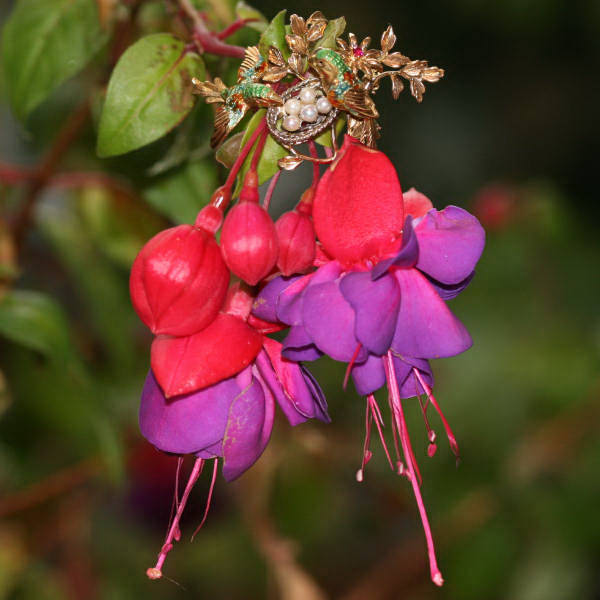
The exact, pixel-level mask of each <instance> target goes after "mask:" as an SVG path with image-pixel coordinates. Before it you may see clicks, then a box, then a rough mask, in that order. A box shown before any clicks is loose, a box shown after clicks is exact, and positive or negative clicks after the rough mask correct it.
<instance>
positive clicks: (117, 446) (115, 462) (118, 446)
mask: <svg viewBox="0 0 600 600" xmlns="http://www.w3.org/2000/svg"><path fill="white" fill-rule="evenodd" d="M94 426H95V433H96V435H97V436H98V442H99V445H100V452H101V454H102V458H103V459H104V463H105V464H106V468H107V473H108V476H109V478H110V480H111V481H112V483H114V484H118V483H121V482H122V481H123V479H124V477H125V453H124V449H123V444H122V443H121V440H120V438H119V436H118V434H117V429H116V428H115V426H114V425H113V424H111V423H110V422H109V421H108V420H107V419H105V418H100V417H97V418H96V419H95V421H94Z"/></svg>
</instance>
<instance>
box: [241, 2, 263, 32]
mask: <svg viewBox="0 0 600 600" xmlns="http://www.w3.org/2000/svg"><path fill="white" fill-rule="evenodd" d="M235 14H236V16H237V18H238V19H256V21H251V22H250V23H248V27H251V28H252V29H255V30H256V31H260V33H262V32H263V31H264V30H265V29H266V28H267V25H268V23H269V22H268V21H267V19H266V17H265V16H264V15H263V14H262V13H261V12H260V11H259V10H256V8H254V7H253V6H250V5H249V4H246V3H245V2H244V0H240V1H239V2H238V3H237V4H236V5H235Z"/></svg>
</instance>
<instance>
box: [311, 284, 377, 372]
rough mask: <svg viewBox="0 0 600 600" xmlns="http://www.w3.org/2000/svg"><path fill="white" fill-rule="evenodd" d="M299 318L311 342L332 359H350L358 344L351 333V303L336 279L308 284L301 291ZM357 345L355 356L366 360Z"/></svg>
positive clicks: (352, 324) (363, 350) (352, 329)
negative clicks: (300, 316) (356, 354)
mask: <svg viewBox="0 0 600 600" xmlns="http://www.w3.org/2000/svg"><path fill="white" fill-rule="evenodd" d="M303 296H304V299H303V303H302V320H303V322H304V327H305V329H306V333H307V334H308V335H309V336H310V337H311V338H312V340H313V342H314V343H315V345H316V346H317V348H319V350H321V351H323V352H324V353H325V354H328V355H329V356H330V357H331V358H333V359H335V360H340V361H343V362H350V361H351V360H352V358H353V357H354V354H355V352H356V349H357V348H358V345H359V343H358V340H357V339H356V337H355V335H354V330H355V318H354V311H353V310H352V307H351V306H350V304H348V302H346V300H344V297H343V296H342V293H341V292H340V288H339V283H338V281H329V282H327V283H320V284H317V285H311V286H310V287H308V288H307V289H306V291H305V292H304V294H303ZM366 356H367V351H366V350H365V348H361V349H360V351H359V353H358V356H357V357H356V360H357V361H358V362H362V361H364V360H366Z"/></svg>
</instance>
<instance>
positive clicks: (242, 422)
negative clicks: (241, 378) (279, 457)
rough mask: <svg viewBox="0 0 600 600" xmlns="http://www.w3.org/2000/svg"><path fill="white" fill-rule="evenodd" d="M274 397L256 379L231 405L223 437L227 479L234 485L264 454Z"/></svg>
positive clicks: (269, 429)
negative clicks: (234, 481)
mask: <svg viewBox="0 0 600 600" xmlns="http://www.w3.org/2000/svg"><path fill="white" fill-rule="evenodd" d="M274 408H275V407H274V402H273V397H272V396H271V394H270V393H269V391H268V390H266V393H265V391H263V388H262V386H261V385H260V383H259V381H258V380H257V379H256V378H254V377H253V378H252V382H251V384H250V386H249V387H247V388H246V389H244V390H243V391H242V392H241V393H240V394H239V395H238V396H237V398H236V399H235V400H234V401H233V402H232V403H231V409H230V411H229V418H228V420H227V429H226V431H225V436H224V437H223V477H224V478H225V479H226V480H227V481H233V480H234V479H236V478H237V477H239V476H240V475H241V474H242V473H243V472H244V471H246V469H248V468H250V467H251V466H252V465H253V464H254V463H255V462H256V461H257V459H258V457H259V456H260V455H261V454H262V453H263V450H264V449H265V447H266V445H267V443H268V441H269V437H270V435H271V429H272V428H273V415H274Z"/></svg>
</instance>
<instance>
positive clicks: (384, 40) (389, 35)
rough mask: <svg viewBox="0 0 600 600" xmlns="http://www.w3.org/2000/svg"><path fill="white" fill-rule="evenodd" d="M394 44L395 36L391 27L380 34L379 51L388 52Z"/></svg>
mask: <svg viewBox="0 0 600 600" xmlns="http://www.w3.org/2000/svg"><path fill="white" fill-rule="evenodd" d="M395 43H396V34H395V33H394V30H393V29H392V26H391V25H388V27H387V29H386V30H385V31H384V32H383V33H382V34H381V49H382V50H383V51H384V52H389V51H390V50H391V49H392V48H393V47H394V44H395Z"/></svg>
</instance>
